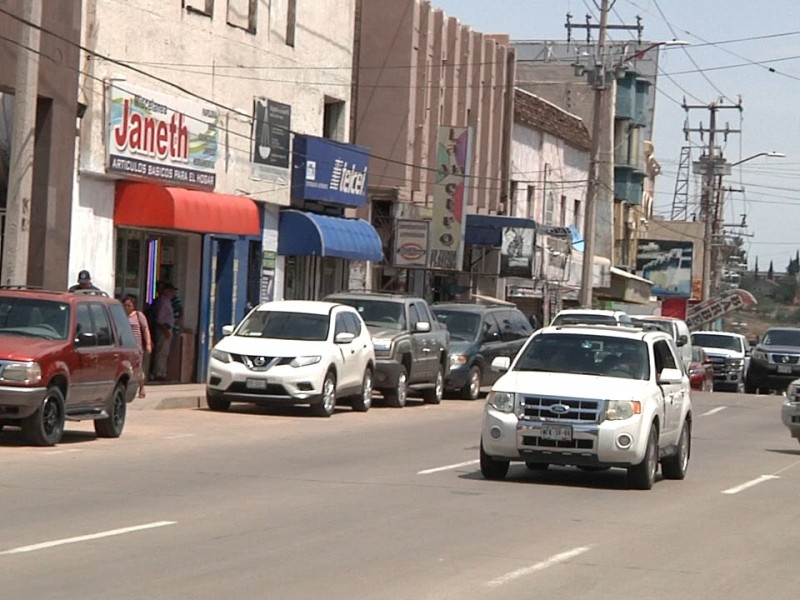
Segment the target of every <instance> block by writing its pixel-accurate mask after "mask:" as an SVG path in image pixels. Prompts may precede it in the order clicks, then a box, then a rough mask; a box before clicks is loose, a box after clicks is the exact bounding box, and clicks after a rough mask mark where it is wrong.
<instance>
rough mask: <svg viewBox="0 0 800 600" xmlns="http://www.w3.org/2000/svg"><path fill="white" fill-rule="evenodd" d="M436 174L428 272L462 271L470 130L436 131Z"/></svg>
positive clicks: (443, 129)
mask: <svg viewBox="0 0 800 600" xmlns="http://www.w3.org/2000/svg"><path fill="white" fill-rule="evenodd" d="M436 148H437V154H436V156H437V165H438V167H437V170H436V184H435V185H434V188H433V221H432V222H431V240H430V259H429V262H428V266H429V267H430V268H431V269H445V270H449V271H459V270H461V264H462V262H463V258H464V229H465V227H466V222H467V220H466V215H465V210H464V208H465V207H466V205H467V178H468V177H469V168H470V163H471V161H472V130H471V129H470V128H469V127H439V135H438V138H437V142H436Z"/></svg>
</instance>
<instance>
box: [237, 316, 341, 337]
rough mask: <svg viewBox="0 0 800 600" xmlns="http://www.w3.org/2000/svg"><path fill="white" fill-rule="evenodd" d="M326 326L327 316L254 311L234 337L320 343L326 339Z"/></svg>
mask: <svg viewBox="0 0 800 600" xmlns="http://www.w3.org/2000/svg"><path fill="white" fill-rule="evenodd" d="M328 325H329V324H328V315H315V314H307V313H295V312H278V311H273V310H256V311H253V312H251V313H250V314H249V315H247V317H245V319H244V321H242V323H241V325H239V328H238V329H237V330H236V335H241V336H244V337H261V338H272V339H278V340H309V341H322V340H326V339H328Z"/></svg>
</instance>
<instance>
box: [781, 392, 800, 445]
mask: <svg viewBox="0 0 800 600" xmlns="http://www.w3.org/2000/svg"><path fill="white" fill-rule="evenodd" d="M781 421H783V424H784V425H785V426H786V427H787V428H788V429H789V433H790V434H791V436H792V437H793V438H797V439H800V402H790V401H789V400H788V399H787V400H784V402H783V406H782V407H781Z"/></svg>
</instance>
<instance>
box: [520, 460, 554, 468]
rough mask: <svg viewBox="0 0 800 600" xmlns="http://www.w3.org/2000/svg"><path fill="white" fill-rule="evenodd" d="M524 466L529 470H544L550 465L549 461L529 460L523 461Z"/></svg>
mask: <svg viewBox="0 0 800 600" xmlns="http://www.w3.org/2000/svg"><path fill="white" fill-rule="evenodd" d="M525 466H526V467H528V468H529V469H530V470H531V471H546V470H547V469H548V467H550V463H542V462H533V461H532V460H529V461H527V462H526V463H525Z"/></svg>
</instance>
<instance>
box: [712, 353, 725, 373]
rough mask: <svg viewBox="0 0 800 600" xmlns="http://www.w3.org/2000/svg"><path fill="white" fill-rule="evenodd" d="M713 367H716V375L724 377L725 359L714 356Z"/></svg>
mask: <svg viewBox="0 0 800 600" xmlns="http://www.w3.org/2000/svg"><path fill="white" fill-rule="evenodd" d="M711 365H712V366H713V367H714V375H722V374H723V373H725V357H724V356H712V357H711Z"/></svg>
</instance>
